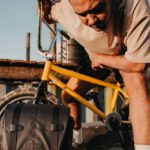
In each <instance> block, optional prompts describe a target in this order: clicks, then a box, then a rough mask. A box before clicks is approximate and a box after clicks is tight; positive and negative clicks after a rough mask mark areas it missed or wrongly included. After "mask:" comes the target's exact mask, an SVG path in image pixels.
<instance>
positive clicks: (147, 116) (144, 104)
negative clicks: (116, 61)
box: [120, 71, 150, 150]
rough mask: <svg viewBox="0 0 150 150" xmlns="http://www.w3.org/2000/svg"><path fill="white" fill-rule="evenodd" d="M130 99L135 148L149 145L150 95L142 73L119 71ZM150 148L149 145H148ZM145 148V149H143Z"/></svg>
mask: <svg viewBox="0 0 150 150" xmlns="http://www.w3.org/2000/svg"><path fill="white" fill-rule="evenodd" d="M120 73H121V75H122V77H123V80H124V83H125V87H126V90H127V93H128V95H129V99H130V119H131V122H132V127H133V135H134V143H135V144H136V146H135V148H136V149H139V147H140V146H141V145H142V146H143V145H144V146H148V147H149V146H150V95H149V94H148V86H147V83H148V82H149V81H147V80H146V78H145V74H144V73H127V72H124V71H121V72H120ZM149 149H150V147H149ZM145 150H147V149H145Z"/></svg>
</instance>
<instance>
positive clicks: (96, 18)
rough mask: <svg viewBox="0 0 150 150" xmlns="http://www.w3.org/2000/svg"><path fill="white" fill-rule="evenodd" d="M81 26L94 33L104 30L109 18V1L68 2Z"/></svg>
mask: <svg viewBox="0 0 150 150" xmlns="http://www.w3.org/2000/svg"><path fill="white" fill-rule="evenodd" d="M70 3H71V5H72V7H73V9H74V11H75V13H76V14H77V15H78V16H79V18H80V20H81V21H82V23H83V24H85V25H87V26H89V27H92V28H93V29H95V30H96V31H101V30H105V28H106V26H107V24H108V22H109V20H110V17H111V0H70Z"/></svg>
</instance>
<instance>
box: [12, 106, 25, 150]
mask: <svg viewBox="0 0 150 150" xmlns="http://www.w3.org/2000/svg"><path fill="white" fill-rule="evenodd" d="M23 106H24V104H16V107H15V109H14V113H13V118H12V123H11V124H10V128H9V129H10V138H9V139H10V141H9V149H11V150H16V145H17V135H18V133H17V132H18V131H20V130H22V129H23V127H22V126H21V125H19V124H18V123H19V118H20V113H21V110H22V108H23Z"/></svg>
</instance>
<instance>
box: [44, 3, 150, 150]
mask: <svg viewBox="0 0 150 150" xmlns="http://www.w3.org/2000/svg"><path fill="white" fill-rule="evenodd" d="M43 10H44V11H43V17H45V18H46V19H47V20H48V21H51V20H55V21H57V22H59V23H60V24H61V25H62V27H63V28H64V29H66V31H68V32H69V33H70V34H71V35H72V37H73V38H75V39H76V40H77V41H78V42H79V43H80V44H81V45H82V46H83V47H84V48H85V49H86V51H87V53H88V55H89V57H90V60H91V63H92V64H91V65H92V68H93V69H95V70H96V69H97V68H100V67H102V66H107V67H110V68H114V69H118V70H119V71H120V73H121V76H122V78H123V80H124V84H125V88H126V90H127V93H128V95H129V98H130V119H131V122H132V126H133V134H134V143H135V149H136V150H150V119H149V116H150V94H149V93H148V90H150V89H148V82H150V80H148V79H147V78H146V75H145V74H146V70H147V66H148V64H149V63H150V8H149V4H148V0H61V1H60V2H56V3H55V4H53V5H50V3H49V2H45V3H44V4H43ZM49 19H50V20H49ZM123 47H124V50H126V51H125V52H122V49H123ZM105 76H107V75H105ZM83 84H84V85H85V84H86V89H85V88H84V87H83ZM68 86H69V87H70V88H72V89H74V90H76V91H79V92H80V93H81V94H84V93H86V92H87V91H88V90H89V89H90V88H92V87H93V85H90V84H88V83H85V82H83V81H79V80H78V79H75V78H71V79H70V80H69V82H68ZM62 95H63V97H64V99H67V102H68V101H70V102H72V103H70V104H68V106H69V107H70V108H71V115H72V116H73V118H74V120H75V127H74V128H75V129H78V130H79V129H80V128H81V124H80V118H79V116H78V115H77V114H78V112H79V109H77V108H78V107H77V105H78V104H77V103H75V102H74V101H72V100H71V99H72V98H71V97H70V96H69V95H67V94H66V93H63V94H62ZM76 134H77V136H78V134H81V132H75V135H76ZM77 142H78V143H79V144H81V143H82V139H80V140H77Z"/></svg>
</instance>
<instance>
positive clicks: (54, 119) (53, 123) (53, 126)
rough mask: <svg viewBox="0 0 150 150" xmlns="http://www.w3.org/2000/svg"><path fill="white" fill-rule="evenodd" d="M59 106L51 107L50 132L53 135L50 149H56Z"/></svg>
mask: <svg viewBox="0 0 150 150" xmlns="http://www.w3.org/2000/svg"><path fill="white" fill-rule="evenodd" d="M59 115H60V114H59V107H57V106H54V107H53V113H52V120H51V131H52V132H51V134H52V137H53V140H52V143H51V149H52V150H58V142H59V132H60V128H61V127H60V126H61V125H60V123H59Z"/></svg>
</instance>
